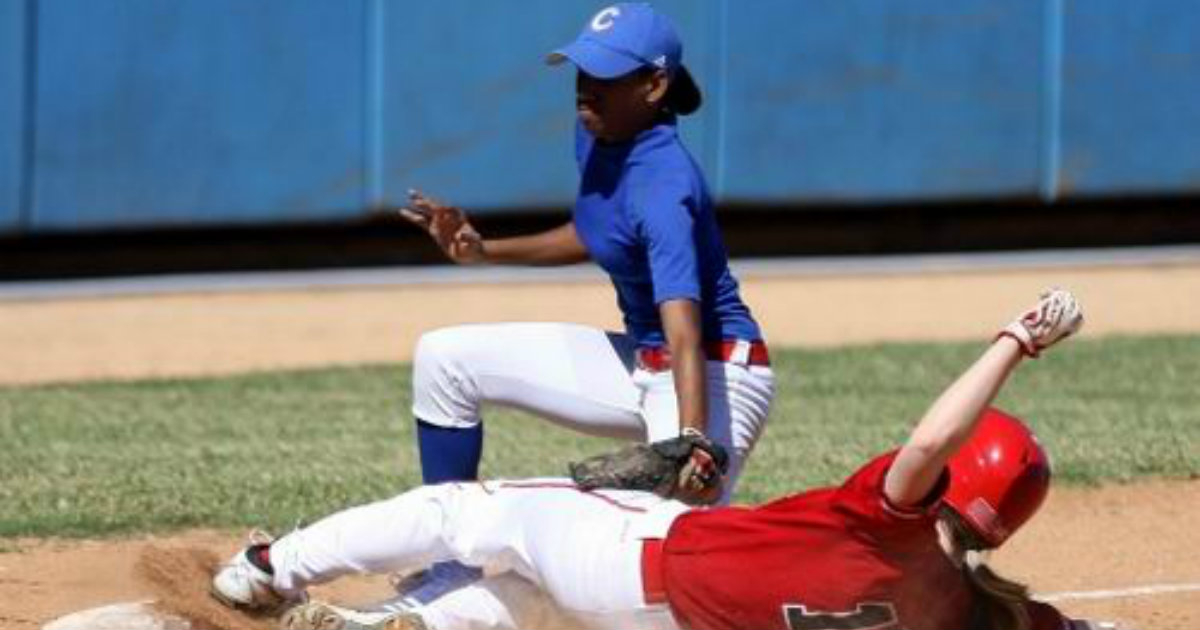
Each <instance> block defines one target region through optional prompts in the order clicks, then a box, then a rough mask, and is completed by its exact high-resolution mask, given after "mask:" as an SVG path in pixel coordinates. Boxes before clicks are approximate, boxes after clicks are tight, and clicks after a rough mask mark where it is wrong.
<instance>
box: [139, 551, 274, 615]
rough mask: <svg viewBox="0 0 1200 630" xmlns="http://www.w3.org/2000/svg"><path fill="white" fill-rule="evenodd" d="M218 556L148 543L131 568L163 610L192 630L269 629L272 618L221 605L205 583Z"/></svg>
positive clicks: (214, 569) (215, 568) (206, 552)
mask: <svg viewBox="0 0 1200 630" xmlns="http://www.w3.org/2000/svg"><path fill="white" fill-rule="evenodd" d="M219 564H220V559H219V557H218V556H217V554H216V553H214V552H213V551H211V550H208V549H199V548H195V547H160V546H158V545H150V546H148V547H146V549H145V550H143V551H142V553H141V555H140V556H139V558H138V560H137V564H136V565H135V567H134V572H135V575H136V576H137V578H138V579H139V580H140V581H141V582H142V584H143V585H144V587H145V589H146V590H147V591H148V592H149V593H150V595H151V597H152V598H153V599H154V606H155V608H158V609H159V610H161V611H162V612H165V613H168V614H172V615H177V616H179V617H182V618H184V619H187V620H188V621H189V622H191V624H192V628H193V630H270V629H271V628H274V627H275V623H274V622H273V621H272V620H269V619H264V618H255V617H251V616H250V615H246V614H243V613H241V612H239V611H236V610H232V609H230V608H227V607H225V606H222V605H221V604H220V603H219V602H217V601H216V600H214V599H213V598H212V597H211V596H210V595H209V594H208V591H207V589H206V588H204V585H206V584H208V582H209V580H211V579H212V576H213V574H214V573H215V572H216V570H217V568H218V565H219Z"/></svg>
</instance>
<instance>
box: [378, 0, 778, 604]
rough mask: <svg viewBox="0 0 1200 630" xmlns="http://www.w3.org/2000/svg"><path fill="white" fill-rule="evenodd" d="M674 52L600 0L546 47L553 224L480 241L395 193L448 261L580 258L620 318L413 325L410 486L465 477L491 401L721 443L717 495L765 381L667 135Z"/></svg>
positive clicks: (583, 422) (449, 216)
mask: <svg viewBox="0 0 1200 630" xmlns="http://www.w3.org/2000/svg"><path fill="white" fill-rule="evenodd" d="M682 53H683V50H682V44H681V43H680V40H679V37H678V35H677V34H676V31H675V28H674V27H673V26H672V24H671V23H670V21H669V20H668V19H667V18H666V17H665V16H663V15H661V14H659V13H657V12H656V11H655V10H654V9H653V8H651V7H650V6H649V5H648V4H643V3H627V4H618V5H615V6H611V7H608V8H605V9H603V10H602V11H600V12H599V13H597V14H596V15H595V16H594V17H592V18H591V19H590V20H589V21H588V23H587V24H586V26H585V27H584V29H583V31H582V33H581V34H580V35H579V36H578V38H577V39H575V40H574V41H573V42H571V43H570V44H568V45H566V46H564V47H563V48H560V49H558V50H556V51H554V52H553V53H551V54H550V55H549V57H548V59H547V61H548V63H551V64H559V63H563V62H568V61H569V62H571V63H572V64H573V65H574V66H575V68H576V69H577V71H578V73H577V80H576V108H577V112H578V124H577V126H576V132H575V143H576V159H577V161H578V166H579V173H580V185H579V192H578V196H577V198H576V201H575V205H574V209H573V213H572V218H571V220H570V221H568V222H567V223H565V224H563V225H562V226H560V227H558V228H555V229H552V230H549V231H546V232H543V233H539V234H533V235H530V236H522V237H517V238H505V239H489V238H485V237H484V236H483V235H481V234H480V233H479V232H477V231H476V230H475V228H474V227H473V226H472V225H471V223H470V221H469V220H468V218H467V216H466V214H465V213H464V212H463V211H462V210H460V209H458V208H455V207H453V206H449V205H445V204H442V203H439V202H438V201H435V200H433V199H431V198H429V197H427V196H425V195H423V194H421V193H420V192H417V191H413V192H411V193H410V204H409V206H408V207H407V208H404V209H402V210H401V211H400V212H401V213H402V214H403V216H404V217H406V218H407V219H408V220H410V221H411V222H413V223H414V224H416V225H418V226H420V227H422V228H423V229H425V230H427V231H428V232H429V234H430V236H432V237H433V239H434V240H435V241H436V242H437V244H438V245H439V246H440V247H441V248H442V250H443V251H444V252H445V253H446V255H447V256H448V257H449V258H450V259H451V260H453V261H454V262H456V263H460V264H483V263H490V264H524V265H565V264H572V263H578V262H583V261H586V260H594V261H595V262H596V263H597V264H599V265H600V267H601V268H603V269H604V270H605V271H606V272H607V273H608V274H609V276H610V278H611V280H612V283H613V287H614V288H615V289H616V293H617V303H618V305H619V307H620V310H621V312H622V314H623V316H624V322H625V327H626V330H625V332H623V333H614V332H606V331H603V330H598V329H594V328H589V327H586V326H581V325H573V324H559V323H505V324H483V325H467V326H456V327H452V328H445V329H441V330H436V331H433V332H430V333H427V334H425V335H424V336H422V338H421V339H420V341H419V343H418V345H417V349H416V353H415V358H414V367H413V388H414V400H413V413H414V415H415V416H416V423H417V436H418V443H419V449H420V454H421V468H422V473H423V477H424V481H425V483H427V484H433V483H441V482H446V481H458V480H469V479H475V478H476V476H477V474H478V467H479V459H480V455H481V451H482V443H483V424H482V410H483V407H484V406H485V405H486V404H498V405H506V406H510V407H516V408H520V409H523V410H526V411H530V412H533V413H534V414H537V415H539V416H542V417H545V418H547V419H549V420H550V421H552V422H554V423H556V424H559V425H560V426H565V427H568V428H570V429H573V430H577V431H580V432H583V433H587V434H592V435H600V436H609V437H621V438H627V439H630V440H646V441H651V442H654V441H659V440H663V439H666V438H672V437H676V436H678V435H680V434H681V433H684V434H699V435H703V436H706V437H707V438H709V439H711V440H712V441H713V442H715V443H717V444H719V445H721V446H723V447H725V449H726V450H727V451H728V453H729V461H730V466H729V473H728V475H727V476H726V478H725V486H724V488H723V494H722V495H721V500H723V501H728V498H729V496H730V493H731V492H732V490H733V485H734V483H735V481H736V479H737V476H738V474H739V472H740V471H741V468H742V466H743V464H744V462H745V459H746V457H747V456H749V454H750V452H751V450H752V449H753V447H754V444H755V441H756V440H757V439H758V437H759V435H760V434H761V433H762V430H763V427H764V424H765V422H766V419H767V415H768V411H769V408H770V405H771V400H772V397H773V394H774V392H773V375H772V372H771V368H770V362H769V359H768V355H767V348H766V345H765V344H764V342H763V335H762V332H761V331H760V329H759V326H758V324H757V323H756V322H755V320H754V318H753V317H752V315H751V313H750V310H749V309H748V308H747V307H746V305H745V303H744V302H743V301H742V299H741V297H740V296H739V293H738V283H737V280H736V279H735V278H734V277H733V275H732V274H731V273H730V270H729V265H728V261H727V256H726V252H725V247H724V245H723V243H722V240H721V236H720V233H719V231H718V227H717V223H716V219H715V217H714V215H713V204H712V199H711V197H710V195H709V192H708V188H707V185H706V183H705V180H704V175H703V174H702V173H701V171H700V169H699V167H698V166H697V164H696V162H695V160H693V159H692V157H691V156H690V155H689V154H688V152H687V150H686V149H685V148H684V146H683V144H682V143H681V141H680V139H679V135H678V132H677V129H676V122H677V117H678V116H683V115H687V114H690V113H692V112H694V111H696V110H697V109H698V108H699V107H700V104H701V94H700V90H699V88H698V87H697V85H696V83H695V82H694V80H693V79H692V77H691V75H690V74H689V73H688V71H687V69H686V68H685V67H684V66H683V64H682ZM459 569H462V567H461V566H459V567H458V568H455V567H453V566H440V567H439V566H435V568H434V570H433V571H431V572H429V575H427V576H426V580H425V583H424V584H423V585H421V586H418V587H417V588H416V589H415V590H414V591H411V592H413V593H415V596H416V597H417V598H418V599H427V598H428V597H429V596H430V595H432V596H434V597H436V595H437V594H438V593H440V592H442V591H443V590H444V588H441V587H430V580H431V579H433V578H434V577H436V576H437V575H442V576H443V577H445V579H444V580H443V583H445V582H446V581H447V580H448V581H450V582H453V581H454V578H453V575H452V574H456V573H457V574H464V575H465V576H467V577H470V576H471V575H473V574H474V572H473V570H468V571H466V572H465V573H464V572H463V571H460V570H459ZM430 576H433V577H430ZM459 577H462V575H459ZM435 581H436V580H435ZM422 589H425V590H422Z"/></svg>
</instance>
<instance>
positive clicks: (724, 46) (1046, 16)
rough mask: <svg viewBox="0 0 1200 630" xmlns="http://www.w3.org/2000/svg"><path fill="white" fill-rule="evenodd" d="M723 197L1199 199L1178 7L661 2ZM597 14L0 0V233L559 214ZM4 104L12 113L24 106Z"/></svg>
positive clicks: (402, 1) (700, 150) (1193, 102)
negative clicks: (422, 201) (430, 208)
mask: <svg viewBox="0 0 1200 630" xmlns="http://www.w3.org/2000/svg"><path fill="white" fill-rule="evenodd" d="M656 4H657V5H658V6H659V8H661V9H662V10H663V11H664V12H666V13H667V14H669V15H671V16H672V17H673V18H674V19H675V21H676V22H677V24H678V25H679V27H680V30H681V31H682V34H683V37H684V40H685V42H686V44H687V52H686V59H687V62H688V65H689V66H690V67H691V69H692V71H693V73H694V74H695V75H696V76H697V78H698V79H699V81H700V83H701V84H702V86H703V87H704V89H705V92H706V105H705V107H704V109H702V110H701V111H700V112H699V113H698V114H697V115H695V116H692V117H689V118H687V119H685V122H684V124H683V131H684V136H685V139H686V140H687V142H688V144H689V146H690V147H691V149H692V150H693V153H695V155H696V156H697V158H698V159H699V161H700V162H701V164H702V165H703V166H704V168H705V169H706V171H707V173H708V175H709V178H710V181H711V183H712V186H713V188H714V192H715V193H716V195H717V197H718V199H720V200H721V201H724V202H738V203H771V204H785V205H786V204H803V203H813V202H822V203H826V202H835V203H837V202H846V203H848V204H849V203H860V202H869V203H877V202H890V201H913V200H921V199H947V198H961V199H987V198H998V197H1012V196H1022V197H1033V196H1036V195H1041V196H1042V197H1043V198H1045V199H1046V200H1048V201H1052V200H1054V199H1058V198H1062V197H1071V196H1087V195H1120V194H1128V193H1139V194H1140V193H1158V194H1181V193H1194V192H1196V191H1198V190H1200V150H1197V149H1196V148H1194V147H1195V146H1196V143H1195V142H1194V140H1193V137H1194V136H1195V135H1196V132H1197V131H1200V129H1198V126H1200V58H1198V56H1200V44H1197V38H1196V37H1195V36H1194V34H1195V33H1197V32H1200V5H1198V4H1196V3H1195V2H1194V0H1151V1H1147V2H1129V1H1128V0H1086V1H1085V0H1010V1H1008V2H995V1H993V0H960V1H959V2H955V3H951V4H947V3H935V2H932V1H931V0H921V1H918V2H906V3H892V4H880V3H878V2H872V1H870V0H755V2H752V3H748V2H740V3H739V2H734V1H733V0H705V1H703V2H697V1H695V0H662V1H660V2H657V3H656ZM599 8H600V3H597V2H591V1H585V0H529V1H528V2H525V3H521V4H520V5H519V8H518V7H517V5H514V4H512V3H508V2H498V1H493V2H479V1H478V0H436V1H435V0H338V1H336V2H331V1H328V0H256V1H255V2H246V1H245V0H171V1H169V2H166V1H163V0H0V93H2V94H3V95H4V97H3V98H0V233H6V234H14V233H15V234H29V233H42V232H54V231H71V230H98V229H106V228H129V227H164V226H177V225H178V226H206V225H208V226H211V225H234V224H244V223H255V224H262V223H294V222H303V221H314V220H337V219H353V218H356V217H361V216H364V215H365V214H366V213H367V212H369V211H370V209H371V208H373V207H377V206H379V205H382V204H389V203H397V202H400V201H401V200H403V198H404V194H405V191H406V190H407V189H408V188H409V187H414V186H415V187H420V188H422V189H425V190H426V191H428V192H430V193H431V194H434V195H437V196H440V197H443V198H445V199H447V200H451V201H454V202H456V203H459V204H461V205H463V206H467V207H469V208H472V209H474V210H477V211H480V212H504V211H511V210H513V209H517V208H531V207H563V208H565V206H566V205H567V204H569V203H570V201H571V198H572V193H573V190H574V188H575V182H576V175H575V165H574V162H573V150H572V145H571V143H572V133H571V127H572V125H573V116H574V104H573V81H574V76H573V72H572V71H571V70H570V69H569V68H548V67H546V66H545V65H544V64H543V62H542V60H543V57H544V55H545V53H546V52H547V51H548V50H550V49H552V48H554V47H555V46H557V45H560V44H563V43H566V42H567V41H569V40H570V39H571V38H572V37H574V35H575V34H576V32H577V31H578V29H579V28H580V27H581V26H582V25H583V24H584V22H585V21H586V20H587V18H588V17H589V16H590V15H591V14H592V13H593V12H595V11H596V10H597V9H599ZM31 105H32V107H31Z"/></svg>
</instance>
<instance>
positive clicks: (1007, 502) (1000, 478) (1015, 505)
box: [943, 408, 1050, 547]
mask: <svg viewBox="0 0 1200 630" xmlns="http://www.w3.org/2000/svg"><path fill="white" fill-rule="evenodd" d="M949 467H950V487H949V488H948V489H947V490H946V495H945V497H944V498H943V500H944V501H945V503H946V505H948V506H950V507H951V508H952V509H953V510H954V511H955V512H957V513H958V515H959V516H961V517H962V519H963V521H964V522H966V524H967V525H968V526H969V527H970V528H971V529H972V530H974V532H975V533H976V534H978V535H979V537H980V538H982V539H983V540H984V541H985V542H986V543H987V544H988V545H989V546H990V547H998V546H1000V545H1001V544H1002V543H1003V542H1004V541H1005V540H1007V539H1008V537H1009V536H1011V535H1012V533H1013V532H1015V531H1017V528H1019V527H1021V525H1024V524H1025V521H1028V520H1029V518H1030V517H1031V516H1033V513H1034V512H1037V510H1038V507H1040V506H1041V505H1042V501H1043V500H1045V498H1046V493H1047V492H1048V491H1049V490H1050V458H1049V457H1047V456H1046V451H1045V450H1043V449H1042V445H1041V444H1039V443H1038V440H1037V436H1035V435H1034V434H1033V431H1030V430H1029V427H1027V426H1025V424H1024V423H1023V422H1021V421H1020V420H1018V419H1017V418H1015V417H1013V416H1010V415H1008V414H1006V413H1004V412H1003V411H1000V410H999V409H995V408H988V409H987V410H985V411H984V412H983V417H982V418H980V420H979V424H978V425H977V426H976V427H975V432H974V433H973V434H972V435H971V439H970V440H968V441H967V443H966V444H964V445H963V447H962V449H960V450H959V451H958V453H956V454H955V455H954V457H951V458H950V463H949Z"/></svg>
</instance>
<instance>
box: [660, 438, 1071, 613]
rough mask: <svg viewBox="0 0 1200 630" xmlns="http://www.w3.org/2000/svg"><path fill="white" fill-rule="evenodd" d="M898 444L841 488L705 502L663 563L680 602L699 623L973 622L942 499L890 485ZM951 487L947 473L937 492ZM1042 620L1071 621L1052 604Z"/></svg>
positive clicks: (672, 598)
mask: <svg viewBox="0 0 1200 630" xmlns="http://www.w3.org/2000/svg"><path fill="white" fill-rule="evenodd" d="M894 458H895V453H888V454H886V455H883V456H880V457H878V458H876V459H875V460H873V461H871V462H870V463H868V464H867V465H866V466H864V467H863V468H861V469H860V470H859V471H858V472H856V473H855V474H854V475H852V476H851V477H850V478H849V479H847V480H846V482H845V483H843V484H842V486H841V487H838V488H824V489H819V490H813V491H810V492H804V493H802V494H797V495H794V496H790V497H786V498H783V499H779V500H777V501H774V502H772V503H768V504H766V505H763V506H761V507H757V508H751V509H747V508H725V509H715V510H707V511H693V512H689V513H686V514H683V515H682V516H680V517H679V518H677V519H676V520H675V522H674V524H673V525H672V526H671V529H670V532H669V533H668V535H667V537H666V540H665V543H664V546H663V555H662V561H661V571H662V578H663V583H664V586H665V590H666V595H667V600H668V601H669V602H670V606H671V610H672V612H673V613H674V615H675V618H676V619H677V620H678V621H679V623H680V625H681V626H683V627H685V628H691V629H695V630H700V629H703V630H736V629H745V628H757V629H761V630H772V629H776V628H778V629H783V630H824V629H833V628H838V629H856V628H871V629H879V630H883V629H891V628H965V627H968V626H969V625H971V624H970V623H969V620H970V615H971V608H972V605H971V591H970V587H969V586H968V584H967V582H966V579H965V577H964V576H963V575H962V573H961V571H960V570H959V569H958V568H956V567H955V566H954V565H953V564H952V563H951V562H950V560H949V559H948V558H947V556H946V554H945V553H944V552H943V551H942V548H941V546H940V545H939V544H938V539H937V530H936V528H935V526H934V523H935V520H936V518H937V517H936V514H935V507H936V505H937V501H936V500H933V499H936V497H931V501H929V505H930V507H929V508H928V509H923V510H912V509H899V508H897V507H895V506H893V505H891V504H890V503H889V502H888V500H887V499H886V498H885V496H884V494H883V482H884V477H885V476H886V474H887V470H888V468H889V467H890V466H891V463H892V460H893V459H894ZM943 488H944V482H943V484H942V485H941V487H940V488H939V490H937V491H936V492H939V493H940V491H941V489H943ZM1030 612H1031V613H1032V616H1033V618H1034V621H1035V627H1036V628H1044V629H1050V628H1062V627H1065V626H1064V623H1065V621H1064V619H1063V617H1062V616H1061V615H1060V614H1058V612H1057V611H1055V610H1054V609H1053V608H1052V607H1050V606H1044V605H1038V606H1037V607H1036V609H1034V610H1031V611H1030Z"/></svg>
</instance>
